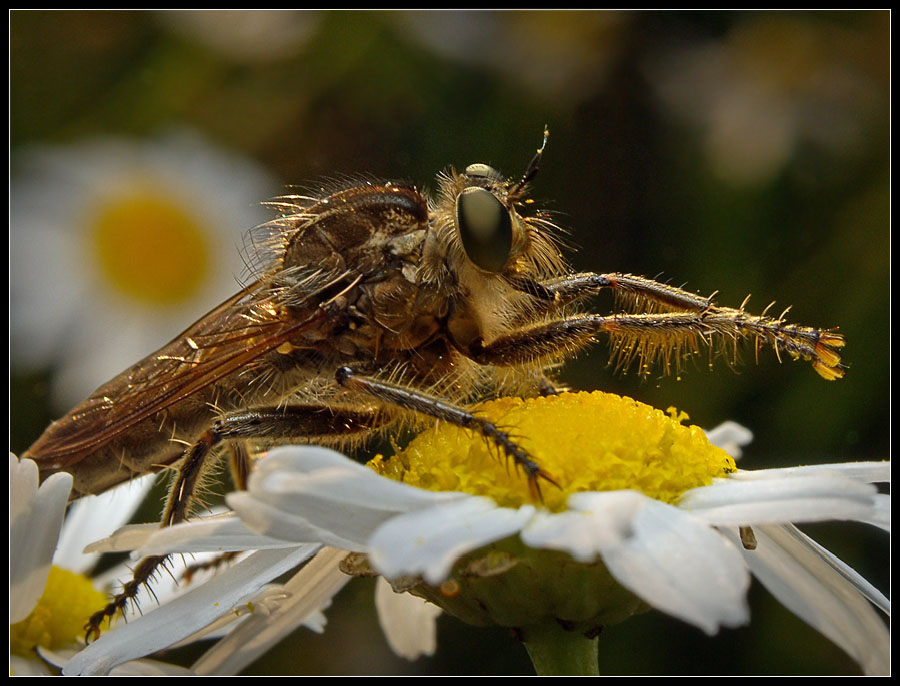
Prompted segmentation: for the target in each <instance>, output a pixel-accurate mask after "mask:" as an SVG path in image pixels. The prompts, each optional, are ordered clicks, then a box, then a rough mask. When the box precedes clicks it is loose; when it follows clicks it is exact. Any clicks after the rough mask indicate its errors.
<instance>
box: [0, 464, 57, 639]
mask: <svg viewBox="0 0 900 686" xmlns="http://www.w3.org/2000/svg"><path fill="white" fill-rule="evenodd" d="M9 489H10V520H9V546H10V556H9V621H10V623H15V622H20V621H22V620H23V619H25V618H26V617H27V616H28V615H29V613H30V612H31V610H32V609H34V605H35V603H37V601H38V599H39V598H40V597H41V593H43V591H44V586H45V585H46V583H47V575H48V574H49V573H50V564H51V561H52V559H53V553H54V551H55V550H56V542H57V540H58V539H59V529H60V526H62V521H63V517H64V516H65V512H66V503H67V501H68V498H69V492H70V491H71V489H72V475H71V474H67V473H65V472H60V473H57V474H52V475H51V476H49V477H48V478H47V479H46V480H45V481H44V483H42V484H41V485H40V487H38V468H37V465H36V464H35V463H34V462H33V461H32V460H28V459H25V460H21V461H19V460H18V459H17V458H16V457H15V456H14V455H10V456H9Z"/></svg>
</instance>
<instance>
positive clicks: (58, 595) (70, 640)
mask: <svg viewBox="0 0 900 686" xmlns="http://www.w3.org/2000/svg"><path fill="white" fill-rule="evenodd" d="M104 603H106V596H105V595H104V594H103V593H101V592H100V591H98V590H96V589H95V588H94V586H93V584H92V583H91V581H90V579H88V578H87V577H85V576H83V575H81V574H76V573H75V572H70V571H67V570H65V569H60V568H59V567H51V568H50V574H49V576H48V577H47V584H46V585H45V586H44V593H43V594H42V595H41V597H40V599H39V600H38V602H37V604H36V605H35V606H34V609H33V610H32V611H31V614H30V615H28V617H26V618H25V619H23V620H22V621H21V622H17V623H16V624H12V625H10V627H9V633H10V638H9V642H10V652H12V653H14V654H16V655H22V656H30V655H31V654H32V651H33V650H34V648H35V647H38V646H40V647H44V648H49V649H50V650H58V649H59V648H62V647H65V646H67V645H72V644H74V643H75V642H76V641H77V639H79V638H81V637H83V636H84V619H85V617H88V616H90V614H91V613H92V612H93V611H94V610H96V609H97V608H98V607H102V606H103V605H104Z"/></svg>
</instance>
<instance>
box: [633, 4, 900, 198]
mask: <svg viewBox="0 0 900 686" xmlns="http://www.w3.org/2000/svg"><path fill="white" fill-rule="evenodd" d="M865 40H866V38H865V34H864V33H862V32H861V31H858V30H854V29H852V28H847V27H839V26H837V25H835V24H829V23H828V22H821V21H818V20H815V21H809V20H808V19H806V18H803V17H796V16H790V15H777V14H776V15H765V14H762V15H758V16H755V17H749V18H748V19H747V20H746V21H741V22H739V23H738V24H737V26H736V27H735V28H734V29H733V30H732V31H730V32H729V33H728V35H727V36H726V37H725V38H724V40H722V41H710V42H708V43H705V44H700V45H699V46H697V45H694V46H690V47H685V48H681V49H672V50H670V51H668V52H666V53H664V54H662V55H660V56H659V58H658V59H657V60H656V61H655V63H654V64H653V65H652V67H651V68H650V70H649V74H650V80H651V82H652V83H653V85H654V86H655V88H656V91H657V92H658V93H659V95H660V97H661V98H662V100H663V101H664V102H665V103H666V104H667V105H668V106H670V107H671V108H672V110H673V111H674V112H675V113H676V114H678V115H680V116H681V117H683V118H684V120H685V121H687V122H688V123H690V124H691V125H693V126H694V127H695V128H696V129H697V130H698V131H699V133H700V135H701V137H702V139H703V148H704V152H705V154H706V157H707V159H708V161H709V163H710V166H711V167H712V169H713V171H714V172H715V173H716V174H717V175H718V176H719V177H720V178H721V179H723V180H725V181H727V182H729V183H732V184H735V185H755V184H761V183H766V182H767V181H768V180H769V179H771V178H772V176H773V175H775V174H777V173H778V172H780V171H781V169H782V168H783V167H784V166H785V165H786V164H788V163H789V162H790V161H791V159H792V158H793V156H794V155H795V154H796V152H797V151H798V150H799V149H800V147H801V146H803V145H812V146H815V147H816V148H818V149H820V150H823V151H825V152H826V153H828V154H831V155H842V154H846V153H848V152H852V151H854V150H856V149H858V148H859V146H860V145H862V144H864V143H865V142H866V126H867V123H868V122H870V121H872V116H873V115H874V114H876V113H878V112H879V108H881V111H884V104H883V102H882V100H881V98H880V96H879V91H880V90H881V86H880V84H879V83H878V80H877V79H876V78H875V77H874V76H873V75H872V74H870V73H867V71H868V69H869V68H870V65H868V64H866V63H865V62H863V61H861V60H859V58H858V55H859V54H861V53H860V52H859V44H860V43H861V42H863V41H865Z"/></svg>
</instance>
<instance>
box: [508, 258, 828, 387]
mask: <svg viewBox="0 0 900 686" xmlns="http://www.w3.org/2000/svg"><path fill="white" fill-rule="evenodd" d="M512 285H513V286H514V287H516V288H518V289H519V290H521V291H523V292H526V293H529V294H531V295H533V296H534V297H535V301H536V305H535V308H536V309H537V310H538V311H543V312H548V313H549V312H551V311H553V310H554V309H556V308H558V307H560V306H562V305H565V304H567V303H570V302H573V301H575V300H578V299H581V298H585V297H588V296H591V295H595V294H597V293H599V292H600V290H602V289H605V288H609V289H611V290H613V291H614V292H615V293H616V296H617V298H618V300H619V302H620V303H621V304H622V305H624V307H625V309H626V310H627V311H628V313H629V314H632V315H638V314H663V313H673V314H677V313H680V312H681V313H696V314H698V315H701V319H703V320H706V321H707V322H708V324H709V327H710V329H711V330H712V333H714V334H725V335H730V336H732V337H733V338H735V339H737V338H740V337H748V336H749V337H753V338H754V339H755V341H756V342H757V345H758V344H759V343H765V344H767V345H771V346H772V347H774V348H775V351H776V353H777V352H781V351H784V352H787V353H788V354H790V355H792V356H793V357H802V358H803V359H806V360H809V361H811V362H812V363H813V368H814V369H815V370H816V372H818V374H819V375H820V376H822V377H823V378H825V379H828V380H833V379H839V378H841V377H842V376H843V375H844V367H843V366H842V365H840V353H839V349H840V348H842V347H843V346H844V338H843V336H841V335H840V334H838V333H836V332H834V331H829V330H820V329H814V328H811V327H805V326H798V325H796V324H788V323H787V322H785V321H784V319H783V316H784V315H783V314H782V316H781V317H778V318H774V317H768V316H766V313H765V312H763V314H762V315H760V316H755V315H751V314H748V313H747V312H745V311H744V306H743V305H741V307H740V308H738V309H734V308H730V307H721V306H719V305H717V304H716V303H715V301H714V300H713V296H714V295H715V294H712V295H710V296H702V295H698V294H696V293H691V292H689V291H685V290H683V289H681V288H676V287H675V286H669V285H667V284H663V283H659V282H658V281H654V280H652V279H647V278H645V277H643V276H634V275H632V274H593V273H590V272H585V273H581V274H571V275H568V276H565V277H561V278H558V279H551V280H549V281H544V282H535V281H523V280H520V281H514V282H513V283H512ZM748 299H749V296H748ZM746 302H747V300H746V299H745V301H744V303H745V304H746ZM766 310H768V308H766ZM677 327H678V323H677V322H674V321H673V322H672V323H671V325H670V326H669V327H668V328H666V327H664V326H657V325H656V322H648V323H647V326H646V327H645V329H644V330H643V331H640V330H635V331H634V332H631V331H629V330H628V329H627V328H626V327H623V328H622V330H621V332H620V333H622V334H623V335H624V336H630V335H641V334H646V335H648V336H649V338H648V339H646V340H647V345H646V346H643V347H642V346H640V345H638V346H636V347H635V348H634V349H635V350H637V351H638V354H641V355H642V354H643V352H645V351H646V349H647V348H652V349H655V350H657V351H663V352H665V350H666V345H665V341H663V342H662V345H661V346H660V347H656V346H657V344H658V340H659V339H658V338H654V337H655V336H657V337H658V336H659V335H662V336H665V335H667V334H668V333H669V332H672V333H674V335H675V336H676V337H677V336H678V335H679V332H678V331H677ZM615 333H616V332H613V335H615ZM703 333H704V332H702V331H701V327H700V326H699V324H698V325H697V326H695V327H694V330H693V331H690V332H687V335H688V336H693V335H697V334H703ZM682 340H684V339H682ZM632 342H633V343H635V342H636V340H635V339H632ZM676 345H677V343H676ZM626 357H627V356H626ZM628 361H629V360H627V359H626V360H625V362H626V363H627V362H628Z"/></svg>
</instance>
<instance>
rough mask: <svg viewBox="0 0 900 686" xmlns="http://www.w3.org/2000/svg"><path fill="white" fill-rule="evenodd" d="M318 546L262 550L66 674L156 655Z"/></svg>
mask: <svg viewBox="0 0 900 686" xmlns="http://www.w3.org/2000/svg"><path fill="white" fill-rule="evenodd" d="M316 550H317V546H298V547H297V548H296V549H294V550H283V549H282V550H261V551H258V552H256V553H253V555H251V556H250V557H248V558H247V559H246V560H243V561H241V562H239V563H238V564H236V565H234V566H233V567H230V568H228V569H226V570H225V571H224V572H222V573H221V574H219V575H217V576H215V577H213V578H212V579H211V580H209V581H208V582H207V583H205V584H203V585H202V586H198V587H196V588H194V589H192V590H191V591H188V592H187V593H186V594H185V595H184V596H183V597H182V598H181V599H180V600H179V602H177V603H169V604H167V605H163V606H161V607H159V608H157V609H155V610H153V611H152V612H148V613H147V614H145V615H143V616H142V617H138V618H137V619H134V620H132V621H130V622H128V623H127V624H125V625H124V626H119V627H116V629H115V630H114V631H110V632H108V633H106V634H104V635H103V636H101V637H100V639H98V640H97V641H95V642H94V643H91V644H90V645H89V646H87V647H86V648H85V649H84V650H82V651H81V652H80V653H78V655H76V656H75V657H74V658H72V659H71V660H70V661H69V662H68V663H66V667H65V669H64V670H63V671H64V673H65V674H107V673H109V672H110V670H112V669H113V668H114V667H115V666H116V665H120V664H122V663H123V662H127V661H129V660H134V659H136V658H139V657H143V656H145V655H149V654H151V653H154V652H156V651H157V650H161V649H163V648H166V647H168V646H170V645H173V644H174V643H176V642H178V641H179V640H181V639H182V638H184V637H186V636H189V635H191V634H192V633H194V632H196V631H199V630H200V629H202V628H203V627H204V626H206V625H208V624H210V623H211V622H213V621H214V620H215V619H216V618H217V617H219V616H220V615H222V614H223V613H225V612H228V611H230V609H231V608H232V607H234V606H235V605H238V604H240V603H241V602H242V601H244V600H245V599H246V598H248V597H250V596H253V595H254V594H256V593H257V592H258V591H259V589H260V588H261V587H262V586H263V585H264V584H266V583H268V582H269V581H271V580H272V579H273V578H275V577H277V576H279V575H280V574H283V573H284V572H286V571H288V570H290V569H292V568H293V567H295V566H297V565H298V564H300V563H301V562H303V561H304V560H306V559H307V558H309V557H310V556H311V555H312V554H313V553H314V552H315V551H316Z"/></svg>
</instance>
